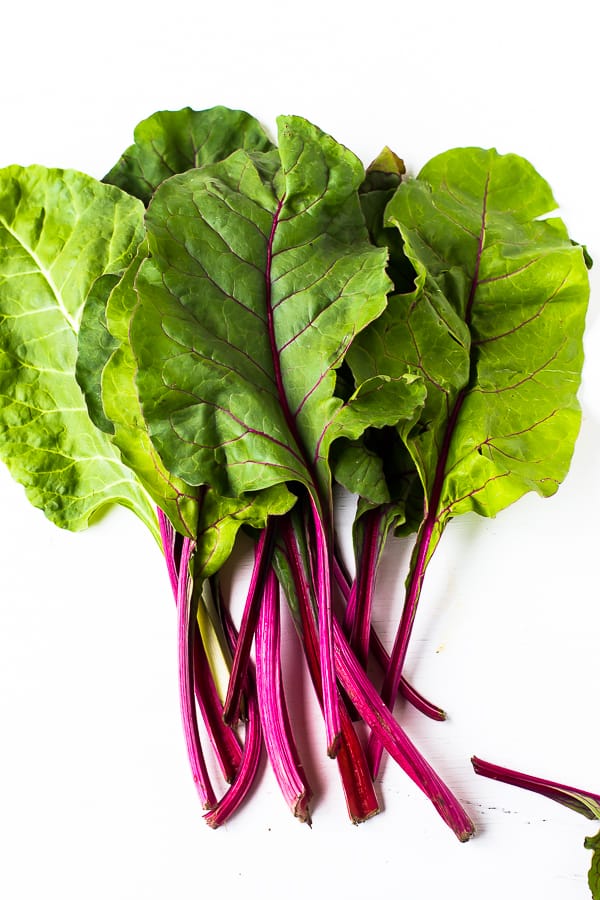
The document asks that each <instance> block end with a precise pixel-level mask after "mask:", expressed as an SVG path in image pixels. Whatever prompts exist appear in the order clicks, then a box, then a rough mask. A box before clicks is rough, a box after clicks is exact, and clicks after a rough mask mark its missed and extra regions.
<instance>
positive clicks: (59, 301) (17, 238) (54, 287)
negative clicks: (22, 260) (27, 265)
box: [0, 219, 78, 334]
mask: <svg viewBox="0 0 600 900" xmlns="http://www.w3.org/2000/svg"><path fill="white" fill-rule="evenodd" d="M0 222H1V223H2V226H3V227H4V228H6V230H7V231H8V233H9V234H10V235H11V236H12V237H13V238H14V239H15V241H16V242H17V243H18V244H19V246H21V247H22V248H23V250H24V251H25V253H27V254H28V255H29V257H30V258H31V259H32V260H33V262H34V263H35V265H36V266H37V268H38V270H39V272H40V274H41V275H42V276H43V277H44V279H45V281H46V284H47V285H48V287H49V288H50V290H51V291H52V296H53V297H54V299H55V301H56V305H57V306H58V309H59V310H60V312H61V314H62V316H63V318H64V319H65V321H66V322H67V324H68V325H69V327H70V328H71V330H72V332H73V334H77V332H78V323H77V321H76V319H74V318H73V316H72V315H71V314H70V313H69V310H68V309H67V307H66V306H65V304H64V301H63V298H62V297H61V294H60V291H59V289H58V287H57V285H56V283H55V281H54V279H53V278H52V274H51V272H50V270H49V269H47V268H46V266H45V265H44V264H43V262H42V261H41V259H40V258H39V256H38V255H37V253H36V252H35V250H33V248H32V247H28V246H27V244H26V243H25V241H23V240H22V238H21V237H20V235H19V234H18V232H16V231H14V229H12V228H11V227H10V225H9V224H8V223H7V222H5V221H4V219H0Z"/></svg>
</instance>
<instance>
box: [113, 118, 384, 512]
mask: <svg viewBox="0 0 600 900" xmlns="http://www.w3.org/2000/svg"><path fill="white" fill-rule="evenodd" d="M279 126H280V147H279V153H280V155H281V161H282V171H281V172H280V171H279V170H278V168H276V167H275V166H274V159H273V157H272V156H271V155H270V154H268V155H266V156H263V157H261V158H258V157H257V156H256V155H254V156H250V155H248V154H247V153H246V152H244V151H238V152H237V153H234V154H233V155H232V156H230V157H229V158H228V159H227V160H225V161H224V162H221V163H218V164H216V165H214V166H205V167H203V168H202V169H197V170H193V171H190V172H187V173H185V174H183V175H179V176H175V177H173V178H171V179H169V180H168V181H167V182H165V183H164V184H163V185H162V186H161V187H160V188H159V189H158V190H157V192H156V194H155V196H154V199H153V201H152V203H151V205H150V208H149V210H148V214H147V228H148V242H149V247H150V251H151V258H150V259H148V260H146V261H145V262H144V263H143V265H142V267H141V269H140V273H139V275H138V279H137V290H138V295H139V297H140V302H139V305H138V307H137V309H136V311H135V315H134V317H133V320H132V325H131V341H132V345H133V348H134V352H135V354H136V356H137V359H138V365H139V375H138V389H139V393H140V396H141V399H142V405H143V408H144V416H145V418H146V420H147V422H148V424H149V427H150V431H151V435H152V440H153V442H154V444H155V446H156V447H157V449H158V451H159V453H160V455H161V457H162V458H163V459H164V460H165V461H166V462H167V464H168V466H169V467H170V468H171V469H172V470H173V471H174V472H177V473H178V474H179V476H180V477H182V478H183V479H184V480H186V481H187V482H189V483H198V482H199V481H204V482H207V483H210V484H212V485H213V486H214V487H215V488H216V489H217V490H218V491H219V492H220V493H222V494H229V495H232V496H235V495H239V494H241V493H244V492H246V491H249V490H257V489H259V488H262V487H266V486H268V485H271V484H276V483H280V482H286V481H292V480H296V481H298V482H300V483H303V484H305V485H306V486H307V487H308V488H309V489H311V490H312V489H314V475H313V471H317V472H318V476H317V477H318V479H319V483H320V484H319V486H320V487H321V488H324V489H325V490H328V483H329V474H328V469H327V464H326V455H327V450H328V446H329V444H330V443H331V440H332V439H333V436H334V435H336V436H339V433H340V431H341V430H344V429H346V430H348V432H349V433H352V434H353V435H354V436H356V434H357V433H360V430H362V429H363V428H364V427H365V424H366V423H364V422H361V423H360V425H359V424H357V422H356V419H353V420H352V421H350V419H351V418H352V417H351V416H350V415H349V414H347V413H346V412H345V409H346V405H345V404H344V403H343V402H342V401H341V400H339V399H337V398H335V397H334V396H333V391H334V386H335V373H334V369H335V367H337V366H339V365H340V363H341V361H342V359H343V357H344V354H345V352H346V350H347V348H348V346H349V344H350V342H351V340H352V338H353V336H354V335H355V334H356V333H357V332H358V331H359V330H360V329H361V328H363V327H364V326H365V325H366V324H367V323H368V322H369V321H371V320H372V319H373V318H374V317H375V316H376V315H377V314H379V313H380V312H381V310H382V309H383V308H384V305H385V294H386V289H387V286H388V281H387V278H386V276H385V273H384V267H385V257H386V255H385V252H384V251H382V250H377V249H375V248H373V247H372V246H371V245H370V244H369V242H368V238H367V234H366V230H365V226H364V223H363V220H362V215H361V212H360V207H359V203H358V197H357V188H358V186H359V184H360V182H361V180H362V169H361V166H360V163H359V162H358V160H357V159H356V157H354V156H353V154H351V153H350V151H348V150H346V149H345V148H343V147H341V146H340V145H339V144H336V143H335V141H333V139H332V138H330V137H328V136H326V135H324V134H323V133H322V132H320V131H319V130H318V129H316V128H315V127H314V126H312V125H310V124H308V123H306V122H304V121H303V120H301V119H297V118H292V117H287V118H286V117H283V118H281V119H280V120H279ZM394 381H397V379H392V382H390V383H393V382H394ZM345 416H347V418H348V421H347V422H346V423H343V424H342V422H341V418H343V417H345Z"/></svg>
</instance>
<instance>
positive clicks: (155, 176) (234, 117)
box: [104, 106, 273, 204]
mask: <svg viewBox="0 0 600 900" xmlns="http://www.w3.org/2000/svg"><path fill="white" fill-rule="evenodd" d="M134 139H135V143H134V144H133V145H132V146H131V147H129V148H128V149H127V150H126V151H125V152H124V153H123V155H122V157H121V159H120V160H119V162H118V163H117V164H116V165H115V166H114V167H113V168H112V169H111V170H110V172H109V173H108V174H107V175H106V176H105V177H104V181H106V182H108V183H109V184H115V185H117V187H120V188H122V189H123V190H124V191H127V193H128V194H133V196H134V197H139V199H140V200H143V202H144V203H145V204H148V202H149V201H150V199H151V197H152V194H153V193H154V191H155V190H156V188H157V187H158V186H159V184H161V182H163V181H164V180H165V178H169V177H170V176H171V175H175V174H177V173H179V172H186V171H187V170H188V169H195V168H198V167H199V166H202V165H206V164H207V163H212V162H215V161H216V160H217V159H225V158H226V157H227V156H229V154H230V153H233V152H234V151H235V150H239V149H245V150H248V151H252V150H258V151H266V150H271V149H272V147H273V145H272V143H271V141H270V140H269V138H268V136H267V135H266V133H265V131H264V130H263V128H262V126H261V125H260V124H259V123H258V122H257V121H256V119H255V118H253V117H252V116H251V115H249V114H248V113H246V112H242V111H241V110H236V109H227V108H226V107H224V106H215V107H213V108H212V109H205V110H193V109H190V108H189V107H186V108H185V109H180V110H174V111H171V110H166V111H162V112H156V113H154V115H152V116H150V117H149V118H147V119H144V120H143V121H142V122H140V123H139V125H138V126H137V127H136V129H135V132H134Z"/></svg>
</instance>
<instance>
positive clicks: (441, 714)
mask: <svg viewBox="0 0 600 900" xmlns="http://www.w3.org/2000/svg"><path fill="white" fill-rule="evenodd" d="M333 568H334V577H335V581H336V584H337V586H338V588H339V590H340V592H341V594H342V596H343V597H344V599H345V601H346V604H347V607H348V608H351V607H352V605H353V603H354V597H355V589H354V588H355V583H354V584H352V586H350V585H349V584H348V579H347V577H346V575H345V573H344V571H343V569H342V567H341V565H340V564H339V562H338V561H337V560H335V559H334V563H333ZM350 616H352V610H351V611H350ZM345 622H346V620H345V619H344V624H345ZM370 630H371V633H370V641H369V650H370V652H371V654H372V656H373V658H374V659H375V661H376V662H377V664H378V666H379V667H380V668H381V669H382V670H383V671H384V672H386V671H387V669H388V666H389V664H390V656H389V653H388V652H387V650H386V649H385V647H384V646H383V642H382V640H381V638H380V637H379V635H378V633H377V631H376V630H375V628H374V627H373V625H372V624H371V629H370ZM399 691H400V694H401V695H402V696H403V697H404V699H405V700H407V701H408V702H409V703H410V704H411V706H414V708H415V709H417V710H418V711H419V712H421V713H423V715H425V716H427V717H428V718H430V719H434V720H435V721H436V722H444V721H445V720H446V718H447V715H446V712H445V710H443V709H442V708H441V707H439V706H436V705H435V704H434V703H432V702H431V701H430V700H428V699H427V698H426V697H424V696H423V695H422V694H421V693H419V691H417V689H416V688H415V687H413V685H412V684H410V682H409V681H408V680H407V679H406V678H405V676H404V675H402V676H401V678H400V684H399Z"/></svg>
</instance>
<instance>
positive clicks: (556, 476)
mask: <svg viewBox="0 0 600 900" xmlns="http://www.w3.org/2000/svg"><path fill="white" fill-rule="evenodd" d="M554 206H555V202H554V199H553V197H552V194H551V192H550V189H549V187H548V185H547V184H546V182H545V181H544V180H543V179H542V178H541V177H540V176H539V175H538V174H537V173H536V172H535V170H534V169H533V168H532V167H531V165H530V164H529V163H527V162H526V161H525V160H523V159H521V158H520V157H517V156H513V155H508V156H500V155H499V154H497V153H496V151H493V150H491V151H484V150H478V149H466V150H454V151H449V152H448V153H445V154H443V155H442V156H439V157H436V158H435V159H434V160H432V161H431V162H430V163H428V165H427V166H426V167H425V168H424V169H423V171H422V172H421V173H420V175H419V176H418V178H417V179H416V180H414V181H411V182H408V183H406V184H403V185H401V187H400V188H399V189H398V191H397V193H396V195H395V197H394V199H393V200H392V201H391V202H390V204H389V205H388V208H387V216H388V222H389V223H390V224H394V225H395V226H396V227H397V228H398V229H399V231H400V233H401V235H402V238H403V241H404V245H405V252H406V253H407V255H408V257H409V259H410V261H411V262H412V264H413V265H414V267H415V270H416V271H417V273H418V276H417V288H416V290H415V291H414V293H412V294H410V295H408V296H397V297H394V298H393V299H392V300H391V301H390V304H389V307H388V309H387V310H386V312H385V313H384V314H383V316H382V317H381V318H380V319H379V320H378V321H377V322H376V323H374V325H373V326H372V327H371V328H370V329H369V332H368V333H366V334H365V335H363V336H362V337H361V342H360V346H359V344H358V342H357V343H356V344H355V346H354V348H353V351H352V354H351V355H350V356H349V359H350V361H351V364H352V366H353V368H354V371H355V374H356V375H357V377H358V378H359V379H364V378H365V377H372V376H374V375H376V374H387V375H390V376H392V377H394V376H395V377H397V376H398V375H399V374H400V373H401V372H405V371H414V372H419V373H421V375H422V377H423V378H424V380H425V383H426V384H427V400H426V402H425V406H424V409H423V414H422V416H421V418H420V420H419V422H418V424H417V425H416V426H415V427H413V428H410V429H409V430H405V431H404V434H403V437H404V438H405V441H406V444H407V447H408V449H409V451H410V453H411V456H412V458H413V461H414V464H415V466H416V468H417V470H418V472H419V475H420V477H421V480H422V482H423V485H424V488H425V492H426V495H427V502H428V508H427V514H428V516H429V517H430V518H431V517H433V519H434V523H435V531H436V535H437V536H439V533H440V532H441V530H442V529H443V526H444V524H445V523H446V522H447V521H448V520H449V519H450V518H451V517H452V516H455V515H457V514H458V513H461V512H466V511H469V510H472V511H475V512H478V513H480V514H481V515H487V516H491V515H495V514H496V513H497V512H499V511H500V510H501V509H503V508H504V507H505V506H507V505H509V504H510V503H512V502H513V501H514V500H516V499H517V498H518V497H520V496H521V495H522V494H523V493H525V492H526V491H530V490H535V491H537V492H538V493H540V494H542V495H545V496H547V495H549V494H552V493H554V492H555V491H556V489H557V487H558V484H559V483H560V481H561V480H562V479H563V478H564V476H565V474H566V472H567V469H568V466H569V462H570V458H571V455H572V451H573V445H574V441H575V438H576V435H577V432H578V428H579V420H580V414H579V407H578V403H577V399H576V392H577V389H578V386H579V382H580V372H581V366H582V359H583V355H582V340H581V338H582V331H583V325H584V318H585V311H586V305H587V297H588V278H587V272H586V266H585V263H584V259H583V254H582V251H581V248H580V247H577V246H573V245H572V243H571V241H570V240H569V238H568V235H567V233H566V229H565V226H564V225H563V223H562V222H561V220H560V219H557V218H553V219H545V220H540V218H539V217H540V216H542V215H545V214H546V213H548V212H549V211H551V210H552V209H553V208H554ZM434 543H435V539H434V540H433V542H432V546H431V548H430V549H431V550H432V549H433V544H434Z"/></svg>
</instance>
